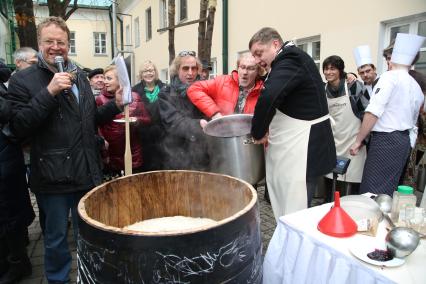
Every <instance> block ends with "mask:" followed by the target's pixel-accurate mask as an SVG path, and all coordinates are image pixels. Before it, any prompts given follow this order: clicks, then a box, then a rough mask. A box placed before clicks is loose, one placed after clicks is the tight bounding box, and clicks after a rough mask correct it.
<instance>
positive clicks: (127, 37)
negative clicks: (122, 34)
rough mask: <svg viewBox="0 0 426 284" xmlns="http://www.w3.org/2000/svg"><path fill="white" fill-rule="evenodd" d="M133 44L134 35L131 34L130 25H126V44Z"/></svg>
mask: <svg viewBox="0 0 426 284" xmlns="http://www.w3.org/2000/svg"><path fill="white" fill-rule="evenodd" d="M131 44H132V36H131V34H130V25H126V45H127V46H129V45H131Z"/></svg>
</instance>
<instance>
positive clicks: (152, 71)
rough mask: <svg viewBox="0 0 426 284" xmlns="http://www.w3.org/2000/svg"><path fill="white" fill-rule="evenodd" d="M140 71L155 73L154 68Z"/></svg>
mask: <svg viewBox="0 0 426 284" xmlns="http://www.w3.org/2000/svg"><path fill="white" fill-rule="evenodd" d="M142 73H155V70H154V69H146V70H143V71H142Z"/></svg>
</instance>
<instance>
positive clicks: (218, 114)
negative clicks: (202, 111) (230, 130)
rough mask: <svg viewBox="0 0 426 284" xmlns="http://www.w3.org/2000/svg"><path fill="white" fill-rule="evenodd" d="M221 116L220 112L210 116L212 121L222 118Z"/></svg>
mask: <svg viewBox="0 0 426 284" xmlns="http://www.w3.org/2000/svg"><path fill="white" fill-rule="evenodd" d="M222 116H223V115H222V114H221V113H220V112H218V113H216V114H215V115H213V116H212V119H216V118H219V117H222Z"/></svg>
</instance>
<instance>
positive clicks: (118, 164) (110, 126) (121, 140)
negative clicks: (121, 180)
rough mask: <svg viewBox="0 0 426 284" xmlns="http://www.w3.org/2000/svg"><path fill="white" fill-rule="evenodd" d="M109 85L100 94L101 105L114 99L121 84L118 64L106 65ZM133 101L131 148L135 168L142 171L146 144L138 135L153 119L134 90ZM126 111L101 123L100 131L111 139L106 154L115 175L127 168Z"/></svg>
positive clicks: (111, 170)
mask: <svg viewBox="0 0 426 284" xmlns="http://www.w3.org/2000/svg"><path fill="white" fill-rule="evenodd" d="M104 75H105V89H104V90H103V91H102V93H101V94H100V95H99V96H97V97H96V104H97V105H98V106H101V105H104V104H106V103H107V102H109V101H110V100H114V97H115V92H116V91H117V90H118V89H119V88H120V83H119V81H118V77H117V69H116V67H115V66H114V65H110V66H108V67H107V68H105V71H104ZM132 99H133V101H132V103H130V104H129V113H130V119H131V123H130V148H131V151H132V168H133V172H138V171H139V170H140V168H141V167H142V145H141V143H140V139H138V127H139V126H141V124H147V123H149V122H150V118H149V115H148V113H147V112H146V110H145V107H144V105H143V103H142V101H141V99H140V97H139V95H138V94H137V93H135V92H132ZM123 122H124V114H123V113H120V114H118V115H117V116H116V117H115V119H114V120H113V121H111V122H109V123H107V124H104V125H102V126H101V127H99V133H100V135H101V136H102V137H103V138H104V139H105V141H106V142H107V145H108V147H107V149H106V152H107V153H106V155H107V156H106V157H104V161H105V162H106V164H105V169H106V172H107V173H108V174H110V175H112V176H117V175H121V172H122V171H123V170H124V150H125V126H124V123H123Z"/></svg>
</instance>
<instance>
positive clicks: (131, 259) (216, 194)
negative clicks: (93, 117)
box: [77, 171, 262, 284]
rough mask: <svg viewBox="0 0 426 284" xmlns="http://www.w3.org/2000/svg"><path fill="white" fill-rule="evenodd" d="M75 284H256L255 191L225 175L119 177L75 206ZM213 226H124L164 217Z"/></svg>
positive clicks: (259, 252)
mask: <svg viewBox="0 0 426 284" xmlns="http://www.w3.org/2000/svg"><path fill="white" fill-rule="evenodd" d="M78 212H79V216H80V221H79V235H80V237H79V240H78V246H77V259H78V282H79V283H114V284H116V283H260V282H261V279H262V264H261V256H262V242H261V237H260V217H259V209H258V202H257V194H256V192H255V190H254V189H253V187H252V186H251V185H250V184H248V183H247V182H244V181H242V180H240V179H236V178H233V177H230V176H226V175H221V174H214V173H205V172H196V171H156V172H148V173H142V174H137V175H132V176H128V177H123V178H119V179H116V180H113V181H111V182H108V183H105V184H103V185H100V186H98V187H96V188H95V189H93V190H92V191H90V192H89V193H87V194H86V195H85V196H84V197H83V198H82V199H81V201H80V203H79V205H78ZM177 215H181V216H190V217H203V218H210V219H213V220H216V221H218V222H217V224H215V225H209V226H204V227H201V228H198V229H187V230H180V231H174V232H167V233H141V232H137V231H130V230H127V229H123V227H124V226H127V225H130V224H133V223H136V222H139V221H142V220H146V219H152V218H160V217H168V216H177Z"/></svg>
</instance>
